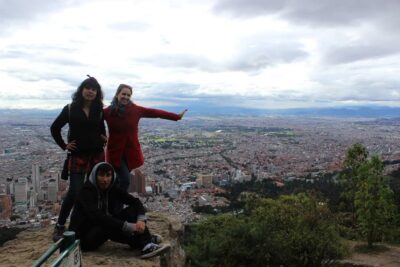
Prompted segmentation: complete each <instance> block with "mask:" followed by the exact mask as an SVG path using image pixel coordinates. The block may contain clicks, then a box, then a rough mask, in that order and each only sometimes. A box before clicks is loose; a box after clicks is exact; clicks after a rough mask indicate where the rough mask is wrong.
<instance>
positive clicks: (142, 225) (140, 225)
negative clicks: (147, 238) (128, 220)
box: [136, 221, 146, 234]
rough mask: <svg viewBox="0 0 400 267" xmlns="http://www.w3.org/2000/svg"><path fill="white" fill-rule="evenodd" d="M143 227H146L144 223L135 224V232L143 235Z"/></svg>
mask: <svg viewBox="0 0 400 267" xmlns="http://www.w3.org/2000/svg"><path fill="white" fill-rule="evenodd" d="M145 227H146V223H145V222H144V221H137V222H136V232H138V233H140V234H143V233H144V229H145Z"/></svg>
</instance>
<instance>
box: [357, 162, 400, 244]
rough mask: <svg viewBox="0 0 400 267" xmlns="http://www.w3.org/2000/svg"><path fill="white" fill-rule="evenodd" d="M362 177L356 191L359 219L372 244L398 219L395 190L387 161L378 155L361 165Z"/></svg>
mask: <svg viewBox="0 0 400 267" xmlns="http://www.w3.org/2000/svg"><path fill="white" fill-rule="evenodd" d="M358 180H359V183H358V190H357V192H356V194H355V208H356V212H357V222H358V225H359V227H360V230H361V232H362V234H363V236H364V237H365V238H366V239H367V242H368V246H369V247H372V245H373V242H375V241H379V240H381V239H382V236H383V235H384V234H385V230H387V229H388V226H390V225H391V224H393V222H394V218H395V217H394V215H395V205H394V198H393V191H392V190H391V189H390V187H389V184H388V182H387V180H386V178H385V177H384V176H383V163H382V161H381V160H380V159H379V158H378V157H377V156H374V157H372V158H371V159H370V160H368V161H367V162H365V163H364V164H362V165H361V166H360V167H359V168H358Z"/></svg>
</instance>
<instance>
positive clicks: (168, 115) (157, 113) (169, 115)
mask: <svg viewBox="0 0 400 267" xmlns="http://www.w3.org/2000/svg"><path fill="white" fill-rule="evenodd" d="M140 109H141V114H142V117H144V118H160V119H166V120H172V121H178V120H180V119H182V117H183V115H185V113H186V111H187V109H185V110H183V111H182V112H181V113H179V114H177V113H173V112H168V111H165V110H162V109H155V108H145V107H140Z"/></svg>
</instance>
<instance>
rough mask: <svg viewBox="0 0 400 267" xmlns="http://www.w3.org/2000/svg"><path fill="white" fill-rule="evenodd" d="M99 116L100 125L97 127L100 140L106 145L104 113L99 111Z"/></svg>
mask: <svg viewBox="0 0 400 267" xmlns="http://www.w3.org/2000/svg"><path fill="white" fill-rule="evenodd" d="M100 115H101V119H100V125H99V127H100V133H101V134H100V135H101V139H102V140H103V141H104V144H106V143H107V134H106V126H105V124H104V112H103V111H101V113H100Z"/></svg>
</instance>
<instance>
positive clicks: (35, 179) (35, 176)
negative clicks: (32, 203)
mask: <svg viewBox="0 0 400 267" xmlns="http://www.w3.org/2000/svg"><path fill="white" fill-rule="evenodd" d="M31 179H32V187H33V190H34V191H35V192H36V193H37V194H38V195H39V193H40V169H39V164H32V175H31Z"/></svg>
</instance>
